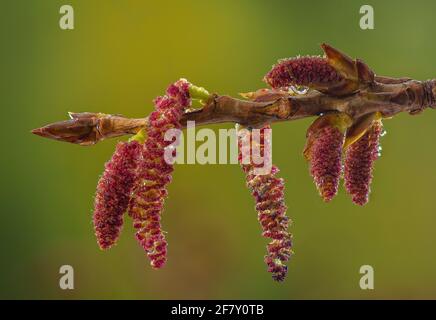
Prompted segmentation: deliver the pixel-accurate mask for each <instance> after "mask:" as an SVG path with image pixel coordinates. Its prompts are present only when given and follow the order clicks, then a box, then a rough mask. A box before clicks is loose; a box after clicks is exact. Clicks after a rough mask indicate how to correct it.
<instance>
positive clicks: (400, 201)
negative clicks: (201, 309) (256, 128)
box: [0, 0, 436, 299]
mask: <svg viewBox="0 0 436 320" xmlns="http://www.w3.org/2000/svg"><path fill="white" fill-rule="evenodd" d="M63 4H70V5H72V6H73V8H74V10H75V29H74V30H71V31H65V30H61V29H60V28H59V25H58V22H59V18H60V14H59V8H60V6H61V5H63ZM363 4H371V5H373V7H374V10H375V29H374V30H366V31H363V30H361V29H360V28H359V19H360V14H359V8H360V6H361V5H363ZM0 6H1V9H0V12H1V16H2V18H1V20H0V21H1V27H0V32H1V39H2V49H1V51H0V55H1V64H2V69H1V88H2V90H1V91H2V93H1V98H0V99H1V101H2V102H1V108H2V109H1V110H2V121H1V123H2V125H1V128H2V142H1V143H2V152H1V157H0V161H1V166H0V167H1V170H2V172H1V178H2V179H1V193H0V194H1V215H2V222H1V224H0V252H1V264H0V297H1V298H38V299H42V298H48V299H59V298H67V299H72V298H83V299H90V298H121V299H125V298H135V299H163V298H167V299H171V298H186V299H189V298H200V299H206V298H216V299H224V298H228V299H236V298H262V299H297V298H315V299H318V298H333V299H337V298H376V299H381V298H436V250H435V249H434V248H435V244H436V232H435V228H436V202H435V188H434V185H435V182H436V165H435V164H436V146H435V142H434V137H435V136H436V112H434V111H432V110H427V111H426V112H424V114H423V115H420V116H417V117H411V116H409V115H407V114H401V115H399V116H397V117H395V118H394V119H393V120H389V121H386V122H385V127H386V130H387V132H388V134H387V135H386V136H385V137H384V138H383V140H382V144H383V155H382V157H381V159H380V160H378V161H377V163H376V170H375V178H374V183H373V188H372V189H373V193H372V195H371V200H370V203H369V204H368V205H367V206H365V207H363V208H361V207H358V206H356V205H353V204H352V203H351V201H350V199H349V197H348V196H347V195H346V194H345V192H344V190H343V187H341V190H340V194H339V195H338V197H337V198H335V199H334V201H333V202H331V203H329V204H324V203H323V202H322V200H321V199H320V197H319V196H318V194H317V192H316V190H315V187H314V185H313V183H312V181H311V178H310V176H309V174H308V168H307V164H306V163H305V161H304V159H303V157H302V155H301V151H302V149H303V146H304V143H305V130H306V128H307V126H308V125H309V124H310V122H311V119H305V120H299V121H296V122H288V123H281V124H276V125H274V127H273V129H274V133H273V137H274V156H273V159H274V162H275V163H276V164H277V165H278V166H279V167H280V168H281V176H282V177H284V178H285V179H286V186H287V188H286V200H287V204H288V206H289V210H288V215H289V216H290V217H291V218H292V219H293V221H294V223H293V226H292V228H291V231H292V233H293V235H294V250H295V255H294V257H293V258H292V261H291V262H290V264H289V274H288V278H287V280H286V281H285V282H284V283H275V282H273V281H272V280H271V278H270V274H268V273H267V272H266V267H265V265H264V263H263V255H264V253H265V245H266V240H265V239H263V238H262V237H261V236H260V227H259V225H258V222H257V219H256V212H255V211H254V208H253V206H254V203H253V200H252V197H251V196H250V194H249V191H248V190H247V189H246V187H245V185H244V177H243V173H242V172H241V170H240V168H239V167H238V166H237V165H179V166H177V167H176V170H175V173H174V180H173V183H172V184H171V185H170V187H169V192H170V195H169V198H168V200H167V203H166V208H165V212H164V217H163V223H164V228H165V230H166V231H167V232H168V234H167V236H168V241H169V261H168V263H167V266H166V267H165V268H164V269H162V270H159V271H154V270H152V269H151V268H150V267H149V265H148V260H147V258H146V257H145V255H144V253H143V251H142V249H141V248H140V247H139V246H138V245H137V243H136V241H135V239H134V237H133V228H132V227H131V223H130V220H129V219H127V221H126V226H125V228H124V230H123V234H122V236H121V239H120V241H119V244H118V245H117V246H116V247H115V248H113V249H112V250H110V251H107V252H103V251H101V250H99V249H98V247H97V244H96V241H95V237H94V233H93V227H92V223H91V216H92V206H93V195H94V191H95V185H96V183H97V179H98V177H99V175H100V174H101V172H102V168H103V164H104V162H105V161H106V160H107V159H109V157H110V156H111V153H112V151H113V149H114V145H115V143H116V141H115V140H110V141H105V142H102V143H100V144H98V145H96V146H93V147H80V146H75V145H70V144H66V143H60V142H56V141H51V140H47V139H42V138H39V137H37V136H34V135H31V134H30V133H29V131H30V130H31V129H33V128H35V127H38V126H41V125H44V124H46V123H49V122H53V121H58V120H62V119H64V118H66V113H67V111H76V112H80V111H101V112H105V113H122V114H124V115H126V116H132V117H140V116H144V115H146V114H147V113H149V112H150V111H151V110H152V103H151V101H152V99H153V98H154V97H155V96H157V95H159V94H161V93H162V92H163V90H164V89H165V87H166V86H167V85H168V84H169V83H170V82H172V81H174V80H176V79H178V78H180V77H185V78H187V79H189V80H190V81H192V82H193V83H195V84H198V85H202V86H205V87H206V88H208V89H209V90H210V91H214V92H219V93H222V94H231V95H236V94H237V93H238V92H246V91H250V90H253V89H257V88H261V87H262V86H263V82H262V81H261V79H262V77H263V75H264V74H265V73H266V72H267V71H268V70H269V69H270V67H271V65H272V64H273V63H274V62H275V61H276V60H277V59H278V58H283V57H288V56H294V55H298V54H320V53H321V51H320V48H319V44H320V43H322V42H328V43H330V44H332V45H333V46H336V47H338V48H339V49H341V50H343V51H344V52H346V53H348V54H349V55H351V56H353V57H360V58H362V59H364V60H365V61H366V62H367V63H368V64H369V65H370V66H371V67H372V68H373V69H374V70H375V71H376V72H377V73H379V74H383V75H389V76H410V77H413V78H416V79H422V80H424V79H427V78H431V77H434V76H436V68H435V67H434V65H435V63H434V61H435V56H436V42H435V41H434V14H435V12H436V2H435V1H431V0H429V1H421V0H420V1H405V0H404V1H399V0H395V1H393V0H390V1H365V2H364V3H363V2H362V1H339V0H330V1H233V0H232V1H133V0H132V1H114V0H113V1H97V0H93V1H73V0H68V1H23V0H21V1H12V0H10V1H7V0H4V1H1V3H0ZM223 127H224V128H230V127H232V126H231V125H230V124H229V125H221V126H212V128H214V129H218V128H223ZM64 264H69V265H72V266H73V267H74V270H75V289H74V290H66V291H63V290H61V289H60V288H59V285H58V281H59V277H60V275H59V267H60V266H61V265H64ZM364 264H369V265H371V266H373V267H374V269H375V289H374V290H367V291H363V290H361V289H360V287H359V279H360V276H361V275H360V274H359V268H360V266H361V265H364Z"/></svg>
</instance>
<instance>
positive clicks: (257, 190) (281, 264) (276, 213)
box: [238, 126, 292, 281]
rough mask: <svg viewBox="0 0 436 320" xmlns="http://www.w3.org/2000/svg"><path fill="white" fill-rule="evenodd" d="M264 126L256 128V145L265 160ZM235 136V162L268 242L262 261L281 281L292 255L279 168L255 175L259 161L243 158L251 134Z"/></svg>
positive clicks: (251, 142)
mask: <svg viewBox="0 0 436 320" xmlns="http://www.w3.org/2000/svg"><path fill="white" fill-rule="evenodd" d="M265 129H270V128H269V126H266V127H264V128H262V129H261V130H260V139H259V143H258V144H257V147H259V149H260V153H261V154H262V153H263V154H264V157H265V159H267V158H269V157H270V156H271V155H268V154H267V153H268V150H270V148H269V146H268V144H270V141H268V139H267V138H266V137H265ZM238 136H239V141H238V142H239V162H240V164H241V167H242V169H243V171H244V172H245V174H246V181H247V186H248V188H249V189H250V190H251V193H252V195H253V197H254V198H255V201H256V210H257V212H258V220H259V222H260V224H261V227H262V231H263V232H262V235H263V236H264V237H266V238H270V239H271V242H270V243H269V244H268V245H267V255H266V256H265V258H264V260H265V263H266V264H267V266H268V271H269V272H271V273H272V277H273V279H274V280H276V281H283V280H284V279H285V277H286V274H287V266H286V265H285V263H286V262H287V261H288V260H289V258H290V256H291V255H292V236H291V235H290V234H289V233H288V231H287V229H288V226H289V224H290V220H289V218H288V217H287V216H286V210H287V207H286V205H285V201H284V181H283V179H281V178H277V177H276V174H277V173H278V172H279V169H278V168H277V167H275V166H272V167H271V171H270V172H269V173H266V174H257V173H256V172H255V169H256V168H259V167H260V166H262V165H263V164H260V165H259V164H255V163H253V161H250V162H249V163H247V164H245V163H244V162H243V157H246V156H247V155H248V157H250V154H251V153H252V148H253V147H255V144H256V142H255V140H253V139H252V134H251V132H250V131H249V130H241V131H239V133H238ZM265 161H269V160H265Z"/></svg>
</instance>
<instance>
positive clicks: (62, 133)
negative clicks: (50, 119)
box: [32, 114, 98, 145]
mask: <svg viewBox="0 0 436 320" xmlns="http://www.w3.org/2000/svg"><path fill="white" fill-rule="evenodd" d="M97 123H98V118H97V117H96V116H95V114H90V115H87V116H84V117H82V118H72V119H70V120H66V121H59V122H55V123H52V124H49V125H47V126H45V127H42V128H37V129H34V130H32V133H33V134H36V135H38V136H41V137H44V138H49V139H53V140H59V141H65V142H70V143H76V144H80V145H91V144H94V143H95V142H94V141H96V140H97V136H98V131H97V130H96V129H95V128H96V125H97Z"/></svg>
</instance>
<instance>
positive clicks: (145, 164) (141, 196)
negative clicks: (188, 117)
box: [129, 79, 191, 269]
mask: <svg viewBox="0 0 436 320" xmlns="http://www.w3.org/2000/svg"><path fill="white" fill-rule="evenodd" d="M154 104H155V111H153V112H152V113H151V114H150V116H149V126H148V128H147V136H148V138H147V140H146V142H145V144H144V147H143V149H142V161H141V163H140V166H139V170H138V180H137V183H136V184H135V188H134V193H133V196H132V199H131V201H130V205H129V215H130V216H131V217H132V218H133V226H134V227H135V229H137V232H136V239H137V240H138V241H139V243H140V245H141V246H142V247H143V248H144V250H145V251H146V252H147V255H148V257H149V259H150V263H151V266H152V267H153V268H156V269H159V268H161V267H163V266H164V265H165V262H166V254H167V241H166V240H165V236H164V233H163V231H162V226H161V213H162V209H163V205H164V200H165V198H166V196H167V190H166V186H167V185H168V184H169V183H170V182H171V173H172V171H173V165H172V164H170V163H167V162H166V161H165V158H164V152H165V148H166V147H167V146H168V145H169V144H172V141H165V139H164V135H165V132H166V131H167V130H169V129H174V128H180V123H179V121H180V119H181V117H182V114H183V112H184V110H185V108H187V107H189V106H190V104H191V100H190V97H189V83H188V82H187V81H186V80H183V79H182V80H179V81H177V82H175V83H174V84H172V85H170V86H169V87H168V89H167V95H165V96H163V97H158V98H156V99H155V101H154Z"/></svg>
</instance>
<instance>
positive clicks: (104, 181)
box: [93, 141, 142, 249]
mask: <svg viewBox="0 0 436 320" xmlns="http://www.w3.org/2000/svg"><path fill="white" fill-rule="evenodd" d="M141 149H142V146H141V145H140V144H139V143H138V142H137V141H131V142H120V143H118V145H117V147H116V150H115V152H114V154H113V156H112V158H111V160H110V161H108V162H107V163H106V165H105V171H104V173H103V175H102V176H101V178H100V180H99V182H98V185H97V192H96V196H95V204H94V216H93V222H94V229H95V235H96V237H97V243H98V245H99V246H100V248H101V249H109V248H110V247H111V246H113V245H114V244H115V242H116V241H117V239H118V237H119V235H120V231H121V228H122V225H123V221H124V220H123V215H124V212H125V211H126V209H127V207H128V204H129V199H130V192H131V189H132V187H133V184H134V181H135V178H136V168H137V165H138V159H139V156H140V153H141Z"/></svg>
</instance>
